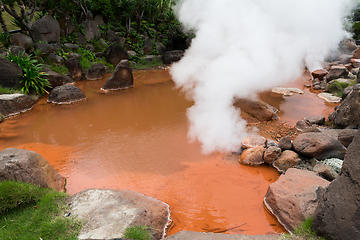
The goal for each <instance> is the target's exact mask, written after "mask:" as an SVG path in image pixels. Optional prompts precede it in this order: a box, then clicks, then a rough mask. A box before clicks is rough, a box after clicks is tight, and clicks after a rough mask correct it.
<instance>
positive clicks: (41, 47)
mask: <svg viewBox="0 0 360 240" xmlns="http://www.w3.org/2000/svg"><path fill="white" fill-rule="evenodd" d="M35 49H36V50H38V51H40V53H41V55H43V56H44V55H48V54H49V53H51V52H53V51H54V48H53V47H52V46H51V45H50V44H49V43H47V42H38V43H36V44H35Z"/></svg>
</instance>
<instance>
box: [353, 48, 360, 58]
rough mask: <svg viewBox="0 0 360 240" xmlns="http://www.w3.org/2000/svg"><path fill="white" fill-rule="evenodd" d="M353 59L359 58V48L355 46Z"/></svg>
mask: <svg viewBox="0 0 360 240" xmlns="http://www.w3.org/2000/svg"><path fill="white" fill-rule="evenodd" d="M353 58H354V59H360V48H356V49H355V51H354V54H353Z"/></svg>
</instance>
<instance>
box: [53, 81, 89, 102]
mask: <svg viewBox="0 0 360 240" xmlns="http://www.w3.org/2000/svg"><path fill="white" fill-rule="evenodd" d="M84 100H86V96H85V94H84V93H83V92H82V91H81V90H80V88H78V87H75V86H73V85H62V86H58V87H55V88H54V89H53V90H52V91H51V92H50V93H49V96H48V99H47V102H49V103H54V104H59V105H61V104H72V103H76V102H80V101H84Z"/></svg>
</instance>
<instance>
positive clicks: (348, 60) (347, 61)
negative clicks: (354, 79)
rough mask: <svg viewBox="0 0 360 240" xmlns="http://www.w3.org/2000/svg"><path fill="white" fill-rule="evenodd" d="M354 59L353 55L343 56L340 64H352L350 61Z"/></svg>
mask: <svg viewBox="0 0 360 240" xmlns="http://www.w3.org/2000/svg"><path fill="white" fill-rule="evenodd" d="M352 57H353V55H351V54H341V55H340V58H339V60H340V63H341V64H344V65H345V64H348V63H349V62H350V60H351V59H352ZM345 67H346V66H345Z"/></svg>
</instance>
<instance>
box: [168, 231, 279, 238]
mask: <svg viewBox="0 0 360 240" xmlns="http://www.w3.org/2000/svg"><path fill="white" fill-rule="evenodd" d="M278 238H279V236H278V235H245V234H240V235H237V234H225V233H212V232H191V231H180V232H177V233H175V234H173V235H170V236H168V237H166V238H164V240H190V239H192V240H276V239H278Z"/></svg>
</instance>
